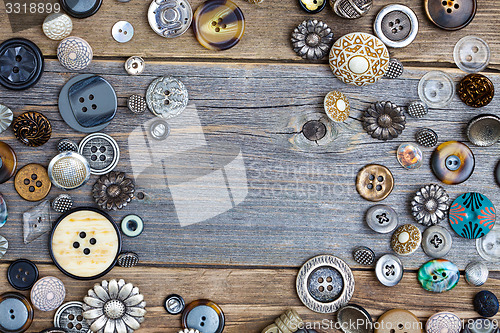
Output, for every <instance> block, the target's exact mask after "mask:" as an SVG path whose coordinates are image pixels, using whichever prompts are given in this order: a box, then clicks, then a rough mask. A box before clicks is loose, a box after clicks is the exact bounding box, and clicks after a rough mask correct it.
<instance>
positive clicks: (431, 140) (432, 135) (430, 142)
mask: <svg viewBox="0 0 500 333" xmlns="http://www.w3.org/2000/svg"><path fill="white" fill-rule="evenodd" d="M415 140H416V141H417V142H418V144H419V145H421V146H424V147H427V148H430V147H434V146H435V145H437V142H438V135H437V134H436V132H434V131H433V130H431V129H430V128H422V129H420V130H418V131H417V133H416V134H415Z"/></svg>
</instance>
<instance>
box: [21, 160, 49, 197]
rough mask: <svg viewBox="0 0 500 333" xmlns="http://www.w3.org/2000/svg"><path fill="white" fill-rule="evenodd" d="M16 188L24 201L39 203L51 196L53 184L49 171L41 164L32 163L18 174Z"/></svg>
mask: <svg viewBox="0 0 500 333" xmlns="http://www.w3.org/2000/svg"><path fill="white" fill-rule="evenodd" d="M14 187H15V188H16V191H17V193H19V195H20V196H21V197H22V198H23V199H24V200H28V201H39V200H42V199H43V198H45V197H46V196H47V194H49V192H50V189H51V187H52V183H51V182H50V179H49V175H48V173H47V169H45V167H43V166H41V165H40V164H36V163H32V164H27V165H25V166H24V167H22V168H21V169H20V170H19V171H18V172H17V174H16V178H15V179H14Z"/></svg>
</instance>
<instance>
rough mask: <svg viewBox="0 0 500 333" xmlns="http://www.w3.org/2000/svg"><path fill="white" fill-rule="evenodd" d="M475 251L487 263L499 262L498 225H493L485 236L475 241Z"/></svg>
mask: <svg viewBox="0 0 500 333" xmlns="http://www.w3.org/2000/svg"><path fill="white" fill-rule="evenodd" d="M476 250H477V253H479V255H480V256H481V257H482V258H483V259H485V260H488V261H493V262H498V261H500V225H499V224H495V225H494V226H493V229H491V231H490V232H488V233H487V234H486V235H485V236H483V237H481V238H478V239H476Z"/></svg>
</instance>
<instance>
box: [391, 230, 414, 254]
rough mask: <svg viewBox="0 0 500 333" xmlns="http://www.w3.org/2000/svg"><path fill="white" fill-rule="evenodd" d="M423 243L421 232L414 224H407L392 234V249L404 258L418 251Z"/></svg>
mask: <svg viewBox="0 0 500 333" xmlns="http://www.w3.org/2000/svg"><path fill="white" fill-rule="evenodd" d="M421 242H422V234H421V233H420V230H419V229H418V228H417V227H416V226H414V225H412V224H405V225H402V226H401V227H399V228H397V229H396V231H395V232H394V233H393V234H392V238H391V247H392V249H393V250H394V252H396V253H397V254H399V255H403V256H404V255H408V254H412V253H413V252H415V251H417V249H418V247H419V246H420V243H421Z"/></svg>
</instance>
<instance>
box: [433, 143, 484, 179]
mask: <svg viewBox="0 0 500 333" xmlns="http://www.w3.org/2000/svg"><path fill="white" fill-rule="evenodd" d="M474 166H475V160H474V155H473V154H472V151H471V150H470V149H469V147H467V146H466V145H465V144H463V143H461V142H458V141H447V142H444V143H442V144H440V145H439V146H438V147H437V148H436V149H435V150H434V152H433V153H432V157H431V168H432V171H433V172H434V175H435V176H436V177H437V178H438V179H439V180H440V181H442V182H443V183H445V184H448V185H455V184H460V183H463V182H465V181H466V180H467V179H469V177H470V176H471V175H472V173H473V172H474Z"/></svg>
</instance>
